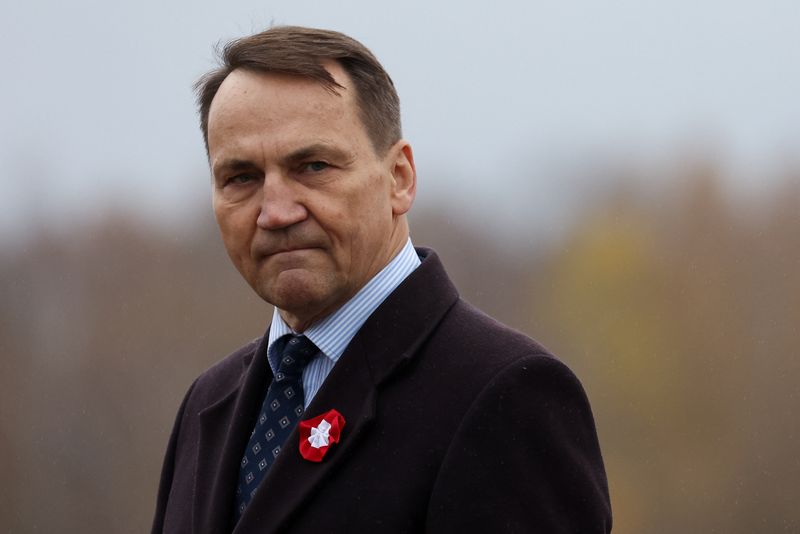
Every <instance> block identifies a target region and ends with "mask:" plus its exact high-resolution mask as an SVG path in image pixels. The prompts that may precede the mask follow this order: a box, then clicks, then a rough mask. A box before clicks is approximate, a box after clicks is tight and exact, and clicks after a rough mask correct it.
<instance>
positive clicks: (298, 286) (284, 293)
mask: <svg viewBox="0 0 800 534" xmlns="http://www.w3.org/2000/svg"><path fill="white" fill-rule="evenodd" d="M332 282H333V279H332V277H330V276H325V275H320V274H319V273H315V272H312V271H309V270H307V269H286V270H283V271H281V272H280V273H279V274H278V275H277V276H276V277H275V278H274V279H272V280H270V282H268V283H263V284H259V286H258V287H257V288H256V291H257V292H258V294H259V295H260V296H261V298H263V299H264V300H265V301H267V302H269V303H270V304H272V305H273V306H276V307H278V308H280V309H281V310H285V311H288V312H290V313H292V314H296V315H303V314H304V313H305V312H306V311H308V310H314V309H316V308H321V307H324V305H325V302H327V301H328V300H330V295H331V293H333V292H334V290H333V288H334V286H335V284H332Z"/></svg>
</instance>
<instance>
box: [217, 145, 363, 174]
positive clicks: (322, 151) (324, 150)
mask: <svg viewBox="0 0 800 534" xmlns="http://www.w3.org/2000/svg"><path fill="white" fill-rule="evenodd" d="M317 157H325V158H330V159H333V160H336V161H345V162H350V161H352V160H353V158H354V156H353V155H352V154H350V153H349V152H346V151H345V150H342V149H340V148H337V147H335V146H332V145H329V144H326V143H314V144H311V145H308V146H304V147H301V148H298V149H297V150H294V151H292V152H290V153H289V154H287V155H286V156H284V157H283V159H282V161H281V163H282V164H283V165H288V166H291V165H292V164H295V163H298V162H301V161H305V160H308V159H313V158H317ZM257 167H258V165H257V164H256V163H255V162H253V161H252V160H249V159H240V158H225V159H223V160H222V161H220V162H219V163H217V164H216V165H214V167H213V168H212V174H213V175H214V176H216V175H217V174H218V173H220V172H223V171H226V172H236V171H244V170H251V169H254V168H257Z"/></svg>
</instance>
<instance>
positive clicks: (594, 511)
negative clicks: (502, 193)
mask: <svg viewBox="0 0 800 534" xmlns="http://www.w3.org/2000/svg"><path fill="white" fill-rule="evenodd" d="M198 94H199V104H200V115H201V125H202V129H203V133H204V136H205V140H206V147H207V149H208V156H209V162H210V165H211V170H212V174H213V205H214V212H215V215H216V218H217V222H218V224H219V227H220V231H221V234H222V238H223V241H224V243H225V246H226V249H227V251H228V254H229V256H230V258H231V260H232V261H233V263H234V265H235V266H236V268H237V269H238V270H239V272H240V273H241V274H242V276H243V277H244V278H245V280H246V281H247V282H248V283H249V284H250V286H251V287H252V288H253V290H254V291H255V292H256V293H257V294H258V295H260V296H261V297H262V298H263V299H264V300H266V301H267V302H269V303H271V304H273V305H274V306H275V312H274V315H273V318H272V322H271V325H270V327H269V329H268V330H267V333H266V334H265V335H264V336H263V337H262V338H259V339H256V340H255V341H253V342H251V343H249V344H248V345H246V346H244V347H242V348H240V349H239V350H237V351H236V352H234V353H233V354H232V355H230V356H228V357H227V358H225V359H224V360H222V361H221V362H220V363H218V364H217V365H216V366H214V367H212V368H211V369H209V370H208V371H206V372H205V373H203V374H202V375H201V376H200V377H199V378H198V379H197V380H196V381H195V382H194V384H193V385H192V386H191V388H190V390H189V392H188V393H187V395H186V398H185V399H184V401H183V404H182V406H181V408H180V411H179V413H178V417H177V420H176V423H175V428H174V430H173V433H172V436H171V438H170V442H169V447H168V450H167V454H166V459H165V462H164V468H163V473H162V478H161V485H160V489H159V496H158V504H157V510H156V516H155V521H154V525H153V532H169V533H178V532H180V533H183V532H194V533H207V534H211V533H224V532H235V533H255V532H259V533H267V532H316V533H319V532H325V533H338V532H348V533H351V532H352V533H361V532H422V531H426V532H608V531H610V529H611V514H610V505H609V498H608V490H607V484H606V479H605V473H604V470H603V464H602V459H601V456H600V450H599V447H598V443H597V437H596V433H595V429H594V423H593V420H592V415H591V411H590V408H589V405H588V402H587V400H586V398H585V395H584V393H583V390H582V388H581V386H580V384H579V382H578V381H577V379H576V378H575V377H574V376H573V374H572V373H571V372H570V371H569V370H568V369H567V368H566V367H565V366H564V365H563V364H562V363H560V362H559V361H558V360H556V359H555V358H554V357H553V356H551V355H550V354H548V353H547V351H546V350H545V349H544V348H542V347H541V346H540V345H538V344H537V343H536V342H534V341H532V340H530V339H528V338H527V337H525V336H523V335H522V334H520V333H518V332H515V331H513V330H511V329H509V328H507V327H504V326H502V325H500V324H499V323H497V322H495V321H493V320H492V319H490V318H489V317H487V316H485V315H483V314H481V313H480V312H479V311H477V310H475V309H474V308H472V307H470V306H469V305H468V304H466V303H465V302H464V301H462V300H460V299H459V297H458V295H457V293H456V290H455V288H454V287H453V285H452V284H451V283H450V281H449V280H448V278H447V275H446V274H445V271H444V269H443V267H442V265H441V263H440V261H439V259H438V258H437V256H436V254H435V253H434V252H432V251H431V250H426V249H417V250H415V249H414V248H413V247H412V245H411V241H410V239H409V229H408V223H407V220H406V214H407V212H408V211H409V209H410V208H411V205H412V203H413V201H414V196H415V192H416V171H415V167H414V158H413V154H412V151H411V146H410V145H409V143H408V142H407V141H405V140H404V139H402V137H401V133H400V119H399V102H398V99H397V95H396V93H395V90H394V87H393V85H392V82H391V80H390V78H389V76H388V75H387V74H386V72H384V70H383V68H382V67H381V66H380V64H379V63H378V62H377V60H376V59H375V58H374V57H373V55H372V54H371V53H370V52H369V51H368V50H367V49H366V48H364V47H363V46H362V45H361V44H360V43H358V42H356V41H354V40H353V39H350V38H349V37H346V36H344V35H342V34H339V33H336V32H330V31H322V30H313V29H307V28H297V27H277V28H272V29H270V30H267V31H265V32H263V33H260V34H257V35H253V36H250V37H246V38H243V39H241V40H238V41H234V42H233V43H231V44H229V45H228V46H227V47H226V48H225V50H224V52H223V57H222V66H221V67H220V68H219V69H218V70H216V71H213V72H212V73H210V74H208V75H207V76H206V77H204V78H203V79H201V81H200V82H199V83H198Z"/></svg>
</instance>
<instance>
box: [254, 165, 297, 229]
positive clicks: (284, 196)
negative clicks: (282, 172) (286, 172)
mask: <svg viewBox="0 0 800 534" xmlns="http://www.w3.org/2000/svg"><path fill="white" fill-rule="evenodd" d="M296 189H297V184H293V183H291V182H290V180H289V179H288V178H286V177H283V176H274V175H273V176H267V177H266V178H265V179H264V185H263V186H262V191H261V210H260V212H259V214H258V220H257V221H256V224H257V225H258V227H259V228H262V229H264V230H278V229H281V228H286V227H288V226H291V225H293V224H296V223H299V222H301V221H303V220H305V219H306V217H308V210H307V209H306V207H305V206H304V205H303V203H302V202H301V200H300V198H299V196H298V192H297V191H296Z"/></svg>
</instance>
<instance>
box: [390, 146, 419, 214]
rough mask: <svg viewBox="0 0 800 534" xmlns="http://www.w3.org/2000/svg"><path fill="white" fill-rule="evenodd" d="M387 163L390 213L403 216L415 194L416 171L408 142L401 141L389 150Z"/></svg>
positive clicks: (409, 207)
mask: <svg viewBox="0 0 800 534" xmlns="http://www.w3.org/2000/svg"><path fill="white" fill-rule="evenodd" d="M387 163H388V164H389V165H390V167H391V168H390V172H391V173H392V184H391V187H392V191H391V203H392V213H393V214H394V215H395V216H398V215H403V214H405V213H406V212H407V211H408V210H410V209H411V205H412V204H413V203H414V197H415V196H416V194H417V169H416V167H415V166H414V152H413V151H412V150H411V145H410V144H409V143H408V141H406V140H405V139H401V140H399V141H398V142H397V143H395V144H394V145H393V146H392V148H390V149H389V153H388V154H387Z"/></svg>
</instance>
